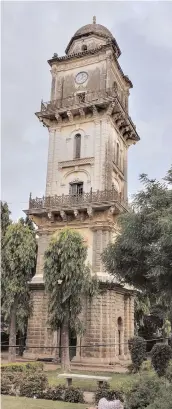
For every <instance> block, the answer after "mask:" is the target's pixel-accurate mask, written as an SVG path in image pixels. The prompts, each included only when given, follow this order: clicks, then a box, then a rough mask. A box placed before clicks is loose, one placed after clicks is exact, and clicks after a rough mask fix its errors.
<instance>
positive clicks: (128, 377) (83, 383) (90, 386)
mask: <svg viewBox="0 0 172 409" xmlns="http://www.w3.org/2000/svg"><path fill="white" fill-rule="evenodd" d="M58 372H59V373H60V370H56V371H46V372H45V374H46V376H47V377H48V381H49V384H50V385H59V384H61V385H64V384H65V379H63V378H59V379H58V377H57V375H58ZM74 373H80V374H83V375H84V374H85V375H97V376H110V377H111V378H112V380H111V381H110V385H111V388H113V389H115V388H117V389H118V388H120V389H121V388H122V389H124V390H126V389H128V387H130V385H131V383H132V382H133V381H135V380H137V379H138V378H139V375H137V374H136V375H135V374H127V373H112V372H110V373H109V372H87V371H86V372H84V371H76V370H75V371H74ZM72 385H73V386H77V387H80V388H81V389H84V390H85V391H95V389H96V388H97V382H96V381H95V380H91V379H90V380H86V379H75V380H74V379H73V381H72Z"/></svg>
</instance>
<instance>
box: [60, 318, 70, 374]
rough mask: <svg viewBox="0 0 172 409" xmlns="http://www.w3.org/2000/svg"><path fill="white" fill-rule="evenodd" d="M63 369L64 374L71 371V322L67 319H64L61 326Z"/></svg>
mask: <svg viewBox="0 0 172 409" xmlns="http://www.w3.org/2000/svg"><path fill="white" fill-rule="evenodd" d="M61 368H62V371H63V372H69V371H70V358H69V322H68V319H67V318H64V321H63V323H62V326H61Z"/></svg>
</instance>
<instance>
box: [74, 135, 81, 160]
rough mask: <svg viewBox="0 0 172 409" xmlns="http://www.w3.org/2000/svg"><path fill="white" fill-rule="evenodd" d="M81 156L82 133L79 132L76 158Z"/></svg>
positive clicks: (76, 138)
mask: <svg viewBox="0 0 172 409" xmlns="http://www.w3.org/2000/svg"><path fill="white" fill-rule="evenodd" d="M80 157H81V135H80V134H79V133H77V134H76V135H75V159H79V158H80Z"/></svg>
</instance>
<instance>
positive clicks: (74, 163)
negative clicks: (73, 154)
mask: <svg viewBox="0 0 172 409" xmlns="http://www.w3.org/2000/svg"><path fill="white" fill-rule="evenodd" d="M93 163H94V158H81V159H73V160H67V161H63V162H59V163H58V168H59V169H62V168H69V167H70V168H71V167H73V166H81V165H92V164H93Z"/></svg>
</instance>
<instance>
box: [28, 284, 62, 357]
mask: <svg viewBox="0 0 172 409" xmlns="http://www.w3.org/2000/svg"><path fill="white" fill-rule="evenodd" d="M31 299H32V302H33V311H32V315H31V317H30V319H29V321H28V329H27V344H26V346H27V349H26V352H25V356H26V357H41V356H46V355H48V356H54V355H55V349H54V348H50V347H55V346H56V345H57V337H55V335H56V334H54V333H52V332H51V330H50V328H49V327H48V324H47V310H48V308H47V307H48V302H47V296H46V294H45V291H44V289H41V290H31ZM33 347H37V348H33Z"/></svg>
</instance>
